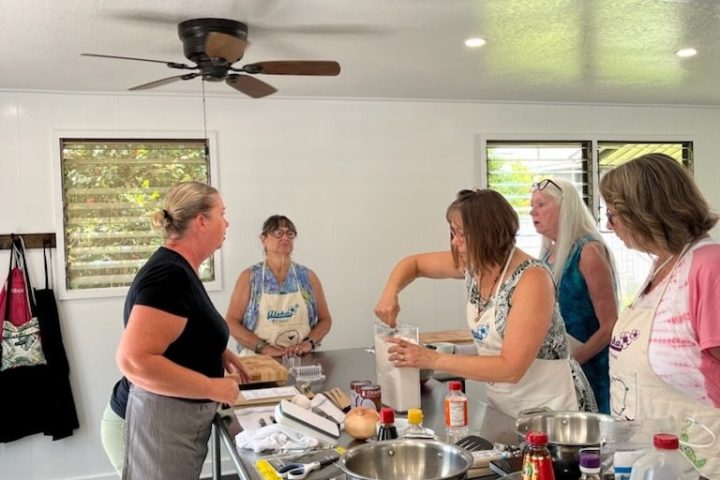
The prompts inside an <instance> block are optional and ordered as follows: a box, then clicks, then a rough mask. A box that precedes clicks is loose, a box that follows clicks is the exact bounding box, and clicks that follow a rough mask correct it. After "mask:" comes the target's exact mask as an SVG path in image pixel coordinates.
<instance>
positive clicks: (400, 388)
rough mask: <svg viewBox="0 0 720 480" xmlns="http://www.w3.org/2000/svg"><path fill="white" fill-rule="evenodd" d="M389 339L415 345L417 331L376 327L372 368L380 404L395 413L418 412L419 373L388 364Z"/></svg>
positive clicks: (403, 326)
mask: <svg viewBox="0 0 720 480" xmlns="http://www.w3.org/2000/svg"><path fill="white" fill-rule="evenodd" d="M388 337H399V338H402V339H403V340H406V341H408V342H411V343H418V338H419V329H418V327H417V326H416V325H410V324H404V323H398V324H397V326H396V327H395V328H390V327H389V326H387V325H386V324H384V323H381V322H376V323H375V367H376V369H377V383H378V385H380V390H381V392H382V403H383V404H384V405H387V406H388V407H390V408H392V409H393V410H395V411H398V412H407V411H408V410H409V409H411V408H420V370H419V369H417V368H409V367H402V368H398V367H396V366H395V364H394V363H393V362H391V361H390V360H389V355H388V348H390V347H391V346H392V344H391V343H388V342H387V338H388Z"/></svg>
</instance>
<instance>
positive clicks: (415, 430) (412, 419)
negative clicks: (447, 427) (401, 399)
mask: <svg viewBox="0 0 720 480" xmlns="http://www.w3.org/2000/svg"><path fill="white" fill-rule="evenodd" d="M407 420H408V426H407V427H406V428H405V429H404V430H403V431H402V432H401V433H400V437H401V438H421V439H428V440H432V439H436V438H437V437H436V436H435V432H433V431H432V430H430V429H429V428H425V427H423V424H422V422H423V413H422V410H420V409H419V408H411V409H410V410H408V413H407Z"/></svg>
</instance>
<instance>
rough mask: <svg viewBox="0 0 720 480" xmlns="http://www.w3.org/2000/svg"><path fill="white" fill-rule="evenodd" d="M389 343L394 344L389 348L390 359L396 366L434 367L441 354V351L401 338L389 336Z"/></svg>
mask: <svg viewBox="0 0 720 480" xmlns="http://www.w3.org/2000/svg"><path fill="white" fill-rule="evenodd" d="M386 341H387V342H388V343H392V344H394V345H393V346H392V347H390V348H389V349H388V353H389V354H390V357H389V358H390V361H392V362H393V363H394V364H395V366H396V367H415V368H427V369H431V368H432V369H434V368H435V361H436V360H437V358H438V357H439V356H440V354H439V353H437V352H435V351H433V350H430V349H429V348H425V347H422V346H420V345H418V344H416V343H410V342H408V341H407V340H402V339H400V338H388V339H386Z"/></svg>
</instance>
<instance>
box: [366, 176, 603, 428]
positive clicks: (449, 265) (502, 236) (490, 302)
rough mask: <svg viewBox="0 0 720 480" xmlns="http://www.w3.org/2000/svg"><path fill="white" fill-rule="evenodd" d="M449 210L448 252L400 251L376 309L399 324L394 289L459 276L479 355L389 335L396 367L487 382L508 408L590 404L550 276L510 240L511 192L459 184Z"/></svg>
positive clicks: (498, 403)
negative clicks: (432, 347) (508, 196)
mask: <svg viewBox="0 0 720 480" xmlns="http://www.w3.org/2000/svg"><path fill="white" fill-rule="evenodd" d="M446 216H447V221H448V223H449V224H450V251H445V252H432V253H424V254H418V255H413V256H410V257H406V258H404V259H403V260H401V261H400V262H399V263H398V264H397V265H396V266H395V268H394V269H393V271H392V273H391V274H390V277H389V279H388V281H387V283H386V285H385V288H384V289H383V292H382V295H381V297H380V300H379V302H378V304H377V306H376V307H375V314H376V315H377V316H378V317H379V318H380V319H381V320H382V321H384V322H385V323H387V324H389V325H391V326H393V325H395V323H396V320H397V315H398V312H399V311H400V306H399V303H398V294H399V293H400V291H401V290H402V289H403V288H405V287H406V286H407V285H409V284H410V283H411V282H412V281H413V280H415V279H416V278H418V277H426V278H457V279H465V284H466V286H467V298H468V300H467V307H466V311H467V324H468V327H469V328H470V330H471V332H472V336H473V339H474V341H475V345H476V347H477V351H478V355H449V354H443V353H439V352H436V351H432V350H429V349H425V348H423V347H421V346H418V345H414V344H411V343H408V342H406V341H404V340H392V343H394V344H395V345H393V346H392V347H391V348H390V349H389V353H390V359H391V360H393V361H394V362H395V364H396V365H397V366H399V367H416V368H428V369H435V370H441V371H444V372H450V373H453V374H456V375H461V376H463V377H465V378H468V379H471V380H478V381H482V382H487V385H486V392H487V395H488V399H489V401H490V403H491V404H492V405H493V406H494V407H495V408H497V409H498V410H500V411H502V412H504V413H506V414H507V415H510V416H513V417H517V416H518V414H519V413H520V412H521V411H523V410H527V409H534V408H539V407H549V408H552V409H553V410H578V409H580V410H585V411H594V410H596V405H595V402H594V399H593V396H592V390H591V389H590V387H589V385H588V383H587V379H586V378H585V376H584V375H583V373H582V370H581V369H580V366H579V365H578V364H577V362H575V361H574V360H572V359H571V358H570V352H569V346H568V340H567V337H566V334H565V326H564V325H563V322H562V318H561V317H560V315H559V312H558V308H557V303H556V301H555V286H554V284H553V280H552V276H551V275H550V273H549V272H548V270H547V268H546V267H545V265H544V264H543V263H542V262H541V261H539V260H537V259H535V258H532V257H530V256H529V255H528V254H527V253H525V252H523V251H522V250H520V249H518V248H517V247H516V246H515V236H516V234H517V231H518V228H519V220H518V216H517V214H516V213H515V211H514V210H513V208H512V207H511V206H510V204H509V203H508V202H507V200H505V198H503V196H502V195H500V194H499V193H497V192H495V191H492V190H474V191H473V190H463V191H461V192H460V193H459V194H458V196H457V198H456V200H455V201H454V202H453V203H451V204H450V206H449V207H448V210H447V215H446Z"/></svg>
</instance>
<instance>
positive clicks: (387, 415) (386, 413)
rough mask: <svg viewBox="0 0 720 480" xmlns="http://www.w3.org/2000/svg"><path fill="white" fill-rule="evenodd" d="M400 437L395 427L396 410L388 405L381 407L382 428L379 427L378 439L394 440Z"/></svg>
mask: <svg viewBox="0 0 720 480" xmlns="http://www.w3.org/2000/svg"><path fill="white" fill-rule="evenodd" d="M396 438H398V431H397V428H396V427H395V410H393V409H392V408H388V407H382V408H381V409H380V428H379V429H378V434H377V439H378V441H379V440H394V439H396Z"/></svg>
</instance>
